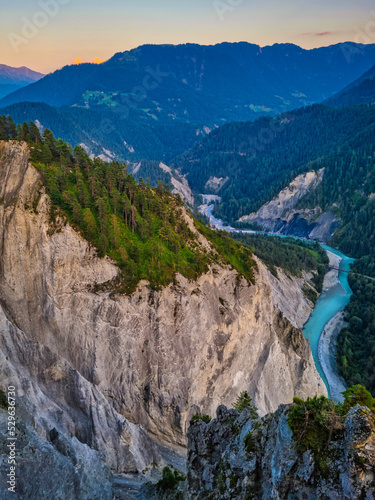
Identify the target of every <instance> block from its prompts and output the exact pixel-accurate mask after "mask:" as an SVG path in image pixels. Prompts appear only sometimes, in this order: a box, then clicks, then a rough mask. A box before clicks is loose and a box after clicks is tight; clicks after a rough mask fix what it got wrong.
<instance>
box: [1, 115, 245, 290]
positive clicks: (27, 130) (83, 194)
mask: <svg viewBox="0 0 375 500" xmlns="http://www.w3.org/2000/svg"><path fill="white" fill-rule="evenodd" d="M9 138H13V139H17V140H21V141H27V142H28V144H29V145H30V150H31V160H32V162H33V164H34V165H35V167H36V168H37V169H38V170H39V172H40V173H41V174H42V177H43V181H44V184H45V186H46V190H47V193H48V194H49V195H50V198H51V202H52V206H51V223H52V224H53V223H55V222H56V220H57V217H58V215H61V214H63V215H64V216H65V218H66V220H67V221H69V222H70V223H71V224H72V225H73V226H74V227H76V228H77V229H78V230H79V231H81V233H82V234H83V236H84V237H85V238H86V239H87V240H88V241H89V242H90V243H92V244H93V245H94V246H95V247H96V248H97V249H98V251H99V254H100V255H101V256H104V255H108V256H109V257H111V258H112V259H113V260H114V261H115V262H116V263H117V265H118V266H119V268H120V269H121V279H120V280H119V283H117V285H116V290H117V291H119V292H126V293H129V292H132V291H134V290H135V288H136V285H137V284H138V283H139V281H140V280H142V279H145V280H148V281H149V282H150V285H151V287H152V288H155V289H158V288H160V287H162V286H166V285H168V284H169V283H171V282H173V281H174V278H175V275H176V273H181V274H182V275H183V276H185V277H187V278H189V279H196V278H197V277H198V276H199V275H201V274H202V273H204V272H205V271H207V270H208V266H209V265H210V264H212V263H218V264H221V265H230V266H232V267H234V268H235V269H236V270H237V271H239V273H240V274H241V275H243V276H244V277H245V278H246V279H247V280H248V281H249V282H254V266H255V263H254V260H253V258H252V254H251V252H250V250H248V249H247V248H246V247H244V246H242V245H239V244H237V243H236V242H235V241H233V240H232V239H231V238H230V237H229V236H228V235H227V234H225V233H215V232H214V231H212V230H210V229H208V228H207V227H205V226H204V225H203V224H202V223H201V222H199V221H197V220H195V221H194V224H195V228H194V227H193V228H192V227H189V223H188V219H187V217H186V216H184V212H185V213H186V210H185V207H184V205H183V202H182V200H181V199H180V198H179V197H178V196H177V197H175V196H173V195H172V194H171V193H170V190H169V187H167V186H166V185H165V184H163V183H162V182H159V184H158V186H157V187H156V188H152V187H151V185H150V182H149V181H148V180H146V182H145V181H143V180H142V179H139V182H137V181H136V180H135V178H134V177H133V176H132V175H129V174H128V173H127V169H126V165H125V164H121V163H118V162H112V163H106V162H104V161H102V160H100V159H99V158H95V159H94V160H91V159H90V158H89V157H88V155H87V154H86V152H85V151H84V150H83V149H82V148H81V147H79V146H76V147H75V148H74V149H72V148H71V147H70V146H69V145H68V144H66V143H65V142H64V141H62V140H61V139H58V140H56V139H55V138H54V136H53V135H52V133H51V132H50V131H49V130H44V133H43V137H42V136H41V135H40V133H39V130H38V128H37V127H36V125H35V124H34V123H29V124H26V123H23V124H22V125H20V126H18V127H15V125H14V123H13V121H12V120H11V119H10V118H7V117H0V139H5V140H7V139H9ZM34 209H36V207H34ZM199 232H200V233H201V234H204V236H205V237H206V238H207V239H208V240H209V241H210V243H211V244H212V250H210V251H208V250H206V249H205V248H204V246H203V245H201V244H200V243H199Z"/></svg>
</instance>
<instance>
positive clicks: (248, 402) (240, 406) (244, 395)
mask: <svg viewBox="0 0 375 500" xmlns="http://www.w3.org/2000/svg"><path fill="white" fill-rule="evenodd" d="M252 401H253V400H252V399H251V397H250V396H249V393H248V392H247V391H243V392H241V394H240V395H239V396H238V398H237V401H236V402H235V403H233V407H234V409H235V410H237V411H238V413H242V412H243V410H244V409H245V408H250V414H251V418H258V409H257V408H256V407H255V406H254V405H253V403H252Z"/></svg>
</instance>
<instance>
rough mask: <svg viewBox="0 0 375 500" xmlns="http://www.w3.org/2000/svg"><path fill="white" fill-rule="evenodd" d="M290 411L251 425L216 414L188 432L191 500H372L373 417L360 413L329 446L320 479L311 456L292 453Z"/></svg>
mask: <svg viewBox="0 0 375 500" xmlns="http://www.w3.org/2000/svg"><path fill="white" fill-rule="evenodd" d="M289 408H290V405H289V406H285V405H283V406H280V408H279V409H278V410H277V411H276V412H275V413H274V414H269V415H267V416H265V417H264V418H262V419H257V420H252V419H251V418H250V412H249V409H245V410H244V411H243V412H242V413H241V414H240V415H239V414H238V413H237V412H236V411H235V410H227V408H226V407H225V406H221V407H219V408H218V410H217V418H216V419H215V420H213V421H211V422H210V423H209V424H206V423H204V422H202V421H198V422H197V423H193V424H192V426H191V427H190V429H189V434H188V436H189V454H188V475H187V491H188V492H187V494H186V498H188V499H189V500H193V499H194V500H199V499H202V500H203V499H204V500H208V499H210V500H215V499H223V500H225V499H228V500H232V499H238V500H241V499H243V500H245V499H246V500H247V499H259V500H272V499H275V500H281V499H286V500H292V499H293V500H315V499H326V500H344V499H350V500H359V499H361V500H373V499H374V498H375V497H374V495H375V415H374V414H373V413H371V412H370V411H369V409H368V408H365V407H361V406H359V405H357V406H355V407H354V408H352V409H351V410H350V411H349V413H348V415H347V416H346V419H345V424H344V430H343V432H342V435H341V436H340V438H339V439H338V440H337V441H335V442H332V443H331V444H330V448H329V450H330V454H329V456H330V458H329V460H328V461H327V463H326V464H324V465H325V473H322V472H320V470H319V469H318V467H317V465H316V464H315V461H314V458H313V455H312V453H311V452H310V450H307V451H305V452H304V453H302V452H298V451H296V443H295V442H294V440H293V437H292V431H291V430H290V428H289V426H288V422H287V412H288V410H289Z"/></svg>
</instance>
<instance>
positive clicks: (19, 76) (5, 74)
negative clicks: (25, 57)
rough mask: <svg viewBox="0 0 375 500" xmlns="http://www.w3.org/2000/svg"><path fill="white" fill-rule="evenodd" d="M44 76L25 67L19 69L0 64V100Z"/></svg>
mask: <svg viewBox="0 0 375 500" xmlns="http://www.w3.org/2000/svg"><path fill="white" fill-rule="evenodd" d="M44 76H45V75H44V74H43V73H38V72H37V71H33V70H31V69H29V68H26V66H21V67H20V68H13V67H12V66H7V65H6V64H0V98H2V97H5V96H6V95H8V94H10V93H12V92H15V91H16V90H18V89H20V88H21V87H25V86H26V85H29V84H30V83H34V82H36V81H38V80H40V79H41V78H43V77H44Z"/></svg>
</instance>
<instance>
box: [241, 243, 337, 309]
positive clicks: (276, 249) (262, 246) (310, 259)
mask: <svg viewBox="0 0 375 500" xmlns="http://www.w3.org/2000/svg"><path fill="white" fill-rule="evenodd" d="M233 238H234V239H235V240H236V241H240V242H241V243H242V244H243V245H245V246H247V247H249V248H250V250H251V251H252V252H253V254H254V255H256V256H257V257H259V258H260V259H261V260H262V261H263V262H264V263H265V264H266V265H267V267H268V268H269V270H270V271H271V273H272V274H273V275H274V276H275V277H276V278H277V277H278V273H277V268H281V269H283V270H284V271H285V272H286V273H288V274H289V275H291V276H297V277H299V278H301V277H302V273H303V271H306V272H311V271H312V272H313V273H314V277H313V278H312V280H311V284H312V285H313V286H314V288H315V290H316V291H317V292H318V293H321V292H322V290H323V281H324V276H325V273H326V268H325V266H326V265H327V264H328V263H329V259H328V257H327V254H326V252H325V251H324V250H323V248H322V247H321V246H320V245H319V244H318V243H315V242H309V241H304V240H296V239H294V238H282V239H281V238H280V237H277V236H269V235H263V234H256V235H252V234H246V233H242V234H241V233H237V234H233ZM305 293H306V295H308V298H310V299H311V300H312V301H313V302H315V301H316V299H317V294H316V293H314V291H313V290H312V289H311V288H306V290H305Z"/></svg>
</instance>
